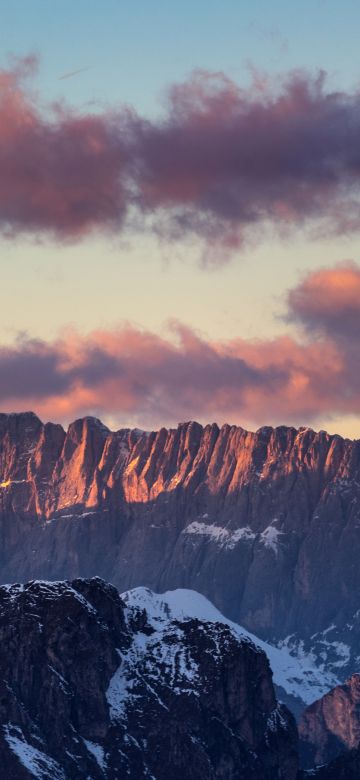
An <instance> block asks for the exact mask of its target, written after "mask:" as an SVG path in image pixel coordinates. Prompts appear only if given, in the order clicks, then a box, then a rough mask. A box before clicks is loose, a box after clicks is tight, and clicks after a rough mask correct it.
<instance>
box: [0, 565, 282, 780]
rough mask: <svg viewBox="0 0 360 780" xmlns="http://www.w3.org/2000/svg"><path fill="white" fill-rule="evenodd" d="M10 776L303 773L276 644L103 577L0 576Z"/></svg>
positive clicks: (190, 777) (228, 778) (69, 778)
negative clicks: (273, 660)
mask: <svg viewBox="0 0 360 780" xmlns="http://www.w3.org/2000/svg"><path fill="white" fill-rule="evenodd" d="M0 680H1V682H0V765H1V776H2V777H4V778H5V777H6V780H33V778H34V777H37V778H40V780H89V778H91V780H101V779H102V778H107V779H108V780H116V778H122V777H131V778H132V780H143V778H151V779H152V780H169V778H170V777H171V778H173V780H184V778H185V777H186V778H187V780H217V779H218V780H275V778H277V780H280V779H282V780H295V778H296V772H297V757H296V741H297V737H296V727H295V724H294V722H293V719H292V716H291V715H290V713H288V712H287V710H286V708H285V707H284V706H281V705H278V704H277V702H276V699H275V695H274V689H273V685H272V680H271V672H270V668H269V664H268V661H267V659H266V656H265V654H264V653H263V652H262V651H261V650H259V649H258V648H256V647H255V646H254V644H253V643H252V642H250V641H249V640H248V639H246V638H243V639H242V638H241V637H239V636H237V635H235V634H234V633H233V631H232V630H231V629H230V628H229V627H228V626H226V625H222V624H220V623H214V622H206V621H200V620H197V619H195V618H189V619H187V618H185V617H182V616H181V614H179V613H178V615H177V617H176V616H172V614H171V612H170V610H169V608H168V607H167V606H166V604H165V605H164V604H162V603H161V601H159V597H155V596H153V594H152V593H151V592H150V591H147V590H140V591H137V592H136V593H135V594H131V593H128V594H127V596H126V604H125V602H124V601H122V600H121V598H120V596H119V594H118V592H117V590H116V589H115V588H114V587H112V586H109V585H106V584H105V583H104V582H103V581H101V580H100V579H99V578H96V579H92V580H80V579H77V580H75V581H73V582H58V583H46V582H30V583H28V584H26V585H12V586H7V587H1V588H0Z"/></svg>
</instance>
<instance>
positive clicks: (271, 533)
mask: <svg viewBox="0 0 360 780" xmlns="http://www.w3.org/2000/svg"><path fill="white" fill-rule="evenodd" d="M283 535H284V534H283V532H282V531H278V529H277V528H274V526H273V525H268V527H267V528H265V531H263V532H262V534H260V541H261V542H262V544H263V545H264V547H267V549H268V550H272V552H273V553H275V555H277V554H278V552H279V537H280V536H283Z"/></svg>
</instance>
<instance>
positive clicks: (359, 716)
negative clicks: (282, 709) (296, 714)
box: [299, 674, 360, 767]
mask: <svg viewBox="0 0 360 780" xmlns="http://www.w3.org/2000/svg"><path fill="white" fill-rule="evenodd" d="M299 735H300V745H301V755H302V763H303V766H305V767H312V766H313V765H314V764H326V763H328V762H329V761H331V760H332V759H334V758H336V757H337V756H338V755H339V754H340V753H341V752H343V751H346V750H353V749H355V748H357V747H358V746H359V744H360V675H359V674H354V675H353V676H352V677H351V678H350V679H349V680H347V681H346V682H345V683H344V684H343V685H338V686H336V687H335V688H334V689H333V690H332V691H330V692H329V693H327V694H326V695H325V696H323V697H322V698H321V699H319V700H318V701H315V702H314V703H313V704H311V705H310V706H309V707H307V708H306V710H305V711H304V713H303V714H302V717H301V719H300V722H299Z"/></svg>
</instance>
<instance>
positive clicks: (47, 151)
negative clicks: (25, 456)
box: [0, 0, 360, 438]
mask: <svg viewBox="0 0 360 780" xmlns="http://www.w3.org/2000/svg"><path fill="white" fill-rule="evenodd" d="M1 16H2V24H1V29H0V41H1V47H0V50H1V52H2V54H1V58H0V69H1V72H0V250H1V252H0V262H1V272H2V300H1V303H2V305H1V309H0V410H2V411H6V412H8V411H20V410H25V409H33V410H34V411H35V412H36V413H38V414H39V416H40V417H41V418H42V419H44V420H48V419H51V420H55V421H60V422H62V423H63V424H67V423H68V422H69V421H71V420H72V419H74V418H76V417H79V416H82V415H85V414H95V415H97V416H99V417H101V418H102V419H103V420H104V421H105V422H106V423H107V424H109V425H110V426H111V427H113V428H118V427H122V426H139V427H143V428H157V427H159V426H161V425H166V426H169V425H171V426H173V425H176V424H177V422H179V421H183V420H188V419H198V420H199V421H200V422H203V423H206V422H212V421H217V422H218V423H219V424H222V423H224V422H229V423H231V424H239V425H243V426H244V427H250V428H252V429H253V428H257V427H259V426H262V425H279V424H287V425H296V426H300V425H306V426H307V425H309V426H311V427H314V428H316V429H319V428H324V429H326V430H329V431H330V432H331V433H335V432H336V433H340V434H342V435H345V436H349V437H350V438H355V437H360V416H359V413H360V390H359V389H358V388H359V387H360V382H359V379H360V360H359V358H360V348H359V347H358V341H359V339H358V336H359V335H360V334H359V331H360V251H359V250H360V198H359V181H360V153H359V147H358V138H359V130H360V93H359V85H360V68H359V67H358V66H357V60H358V56H357V55H358V36H357V31H358V29H359V23H360V6H359V4H358V3H357V2H355V1H354V2H353V1H352V0H345V2H343V3H341V4H339V3H338V2H337V0H311V1H310V0H302V1H301V2H300V1H294V2H293V3H291V4H290V3H286V2H280V0H274V1H273V2H271V3H269V2H265V1H264V2H254V1H253V2H249V0H243V1H239V0H236V1H235V0H221V2H220V1H219V2H215V0H206V2H205V0H199V1H198V2H197V3H195V4H194V3H190V2H188V0H183V2H181V3H180V2H177V0H174V2H172V3H169V2H160V0H153V1H152V2H151V3H149V2H147V1H145V0H138V2H133V3H129V2H122V1H121V0H116V1H115V0H104V2H103V3H101V4H100V3H88V2H84V1H83V0H78V2H77V3H75V4H74V3H70V2H68V1H67V0H63V1H62V2H61V3H57V4H55V3H53V4H52V3H48V2H47V1H46V2H45V1H42V0H32V2H31V3H23V2H20V0H14V2H12V3H11V4H9V3H5V2H3V3H1Z"/></svg>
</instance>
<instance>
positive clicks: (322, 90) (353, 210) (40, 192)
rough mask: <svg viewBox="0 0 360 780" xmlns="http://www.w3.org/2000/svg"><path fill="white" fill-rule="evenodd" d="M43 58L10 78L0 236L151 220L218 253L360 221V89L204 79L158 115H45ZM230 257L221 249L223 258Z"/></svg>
mask: <svg viewBox="0 0 360 780" xmlns="http://www.w3.org/2000/svg"><path fill="white" fill-rule="evenodd" d="M36 67H37V63H36V60H35V59H34V58H32V57H29V58H27V59H26V60H22V61H20V62H17V63H15V65H14V66H13V67H12V68H11V69H9V70H3V71H2V72H0V228H1V229H2V231H3V232H4V233H8V234H10V235H12V234H18V233H22V232H24V233H30V234H34V235H39V234H43V233H47V234H50V235H52V236H55V237H56V238H57V239H59V240H64V241H68V240H74V239H78V238H79V237H81V236H83V235H84V234H87V233H89V232H90V231H92V230H101V231H114V232H119V231H121V230H122V229H124V227H125V226H126V225H128V224H129V222H132V223H133V221H134V220H136V219H137V218H139V217H141V220H142V223H143V222H144V219H145V221H146V223H147V224H148V225H149V227H150V228H151V229H153V230H155V231H157V232H158V233H160V234H161V235H164V236H165V237H167V238H168V239H172V238H180V237H181V238H182V239H184V238H185V237H186V236H190V237H191V236H196V237H199V238H201V239H203V240H205V243H206V244H207V245H208V246H209V247H210V246H211V247H212V250H213V253H214V255H213V256H214V258H215V259H218V258H219V257H226V254H227V252H229V251H230V252H231V251H232V250H234V249H237V248H241V246H242V245H243V243H244V242H247V241H256V240H258V239H259V237H260V236H261V234H262V232H263V230H264V229H266V228H267V227H269V226H271V227H272V228H274V229H275V230H276V231H278V232H280V233H284V232H285V233H287V232H289V231H292V230H294V229H296V228H298V227H300V226H301V227H304V226H307V227H309V228H311V229H316V230H317V231H319V230H320V231H326V232H327V233H329V232H336V233H339V234H341V233H347V232H349V231H350V230H357V229H358V228H359V226H360V201H359V192H358V191H359V182H360V151H359V142H358V139H359V133H360V94H359V93H358V92H354V93H352V94H348V93H341V92H329V91H328V90H327V87H326V79H325V77H324V75H323V74H320V75H319V76H317V77H312V76H310V75H309V74H306V73H300V72H295V73H290V74H289V75H288V76H286V77H284V79H283V80H282V81H278V82H277V83H276V85H274V84H273V83H272V81H271V80H270V79H266V78H264V77H263V78H259V77H254V82H253V84H252V86H251V88H250V89H247V90H246V89H242V88H241V87H239V86H238V85H237V84H235V83H234V82H233V81H231V80H230V79H228V78H226V76H225V75H224V74H222V73H215V74H214V73H208V72H203V71H201V72H195V73H194V74H193V75H192V76H191V78H190V79H189V80H188V81H187V82H185V83H183V84H178V85H173V86H172V87H171V88H170V89H169V90H168V97H167V103H166V106H165V111H164V113H163V115H162V116H161V117H159V118H158V119H157V120H152V121H150V120H147V119H145V118H143V117H141V116H139V115H138V114H137V113H136V112H135V111H133V110H131V109H129V108H120V109H119V108H116V109H115V107H114V109H113V110H111V109H108V110H107V111H103V112H94V113H89V112H88V113H86V112H84V111H83V112H80V111H76V110H74V109H72V108H70V107H68V106H66V105H64V104H61V105H56V106H51V107H43V106H42V104H41V101H40V98H39V97H38V96H37V95H36V94H35V93H34V92H32V91H31V90H30V89H29V86H28V77H29V76H31V75H32V74H33V73H34V71H35V70H36ZM217 249H219V253H218V254H217V253H216V250H217Z"/></svg>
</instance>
